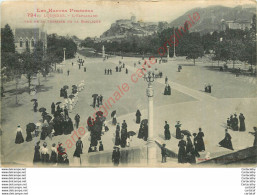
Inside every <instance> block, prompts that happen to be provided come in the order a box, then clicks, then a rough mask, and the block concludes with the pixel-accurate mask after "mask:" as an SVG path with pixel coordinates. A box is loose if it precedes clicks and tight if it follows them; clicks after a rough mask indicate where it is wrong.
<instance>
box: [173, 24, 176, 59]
mask: <svg viewBox="0 0 257 195" xmlns="http://www.w3.org/2000/svg"><path fill="white" fill-rule="evenodd" d="M173 35H174V40H173V41H174V54H173V58H176V47H175V45H176V44H175V43H176V42H175V28H174V32H173Z"/></svg>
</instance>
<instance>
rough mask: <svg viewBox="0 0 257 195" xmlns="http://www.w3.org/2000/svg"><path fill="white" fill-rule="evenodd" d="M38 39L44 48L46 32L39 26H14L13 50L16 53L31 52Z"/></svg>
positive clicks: (45, 46)
mask: <svg viewBox="0 0 257 195" xmlns="http://www.w3.org/2000/svg"><path fill="white" fill-rule="evenodd" d="M39 41H42V43H43V49H44V50H46V48H47V33H46V31H43V29H41V28H16V29H15V30H14V42H15V50H16V51H17V52H18V53H22V52H25V51H29V52H32V51H33V49H34V48H35V45H36V44H37V42H39Z"/></svg>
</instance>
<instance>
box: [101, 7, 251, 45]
mask: <svg viewBox="0 0 257 195" xmlns="http://www.w3.org/2000/svg"><path fill="white" fill-rule="evenodd" d="M195 12H198V13H199V15H200V20H198V21H197V23H195V24H194V25H193V26H192V27H191V28H190V31H191V32H200V33H201V34H204V33H207V32H213V31H215V30H220V29H221V21H230V22H231V21H239V22H240V21H244V22H245V21H247V22H248V26H249V23H250V21H251V19H252V16H253V14H254V13H256V8H255V7H253V6H246V5H245V6H237V7H234V8H230V7H224V6H209V7H207V8H194V9H192V10H189V11H188V12H186V13H185V14H183V15H182V16H180V17H178V18H177V19H175V20H173V21H172V22H171V23H168V22H141V21H136V17H135V16H132V17H131V19H125V20H117V21H116V22H115V23H113V24H112V25H111V27H110V28H109V29H108V30H107V31H105V32H104V33H103V34H102V35H101V36H100V39H101V40H117V39H123V38H126V37H127V36H129V35H136V36H147V35H152V34H154V33H156V32H158V31H162V30H163V29H166V28H168V27H173V26H175V27H180V26H184V23H185V21H186V20H189V18H188V15H190V16H191V17H193V13H195Z"/></svg>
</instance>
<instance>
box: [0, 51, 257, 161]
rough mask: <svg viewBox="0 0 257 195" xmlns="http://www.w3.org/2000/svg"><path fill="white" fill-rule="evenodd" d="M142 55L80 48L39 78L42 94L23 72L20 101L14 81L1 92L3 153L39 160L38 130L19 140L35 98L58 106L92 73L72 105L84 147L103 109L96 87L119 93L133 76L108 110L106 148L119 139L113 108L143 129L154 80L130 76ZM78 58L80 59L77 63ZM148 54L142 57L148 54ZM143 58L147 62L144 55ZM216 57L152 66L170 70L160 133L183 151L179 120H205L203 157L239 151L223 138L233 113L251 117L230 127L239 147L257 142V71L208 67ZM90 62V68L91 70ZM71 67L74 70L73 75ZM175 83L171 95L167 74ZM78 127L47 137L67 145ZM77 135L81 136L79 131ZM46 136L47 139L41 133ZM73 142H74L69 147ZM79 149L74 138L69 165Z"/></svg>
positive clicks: (157, 107) (34, 118)
mask: <svg viewBox="0 0 257 195" xmlns="http://www.w3.org/2000/svg"><path fill="white" fill-rule="evenodd" d="M78 56H79V57H80V58H82V59H84V60H85V63H84V66H82V67H81V69H79V67H78V65H77V62H76V60H77V57H78ZM138 60H141V59H139V58H128V57H124V59H121V57H112V58H109V59H108V60H106V61H103V59H101V58H85V57H84V56H82V55H81V54H77V56H76V58H75V59H69V60H66V63H65V65H58V67H59V68H61V69H63V73H62V74H61V73H56V72H52V73H51V74H50V75H49V76H47V77H46V79H45V78H43V77H42V78H40V84H41V86H40V90H39V91H38V93H37V94H36V95H35V96H31V95H30V94H28V93H27V92H22V89H24V88H25V87H26V86H27V85H28V84H27V83H26V79H25V78H22V79H21V81H20V84H19V88H20V93H19V94H18V100H19V104H18V106H16V105H15V92H14V91H15V84H14V83H8V84H7V86H6V91H7V93H6V94H5V95H6V97H4V98H3V99H2V105H1V106H2V113H1V117H2V131H3V134H2V155H3V156H2V161H3V163H7V164H13V165H15V164H18V165H19V164H24V163H26V164H27V165H30V166H32V165H33V164H32V160H33V155H34V146H35V143H36V142H37V141H38V139H39V137H38V138H34V139H33V141H31V142H26V141H25V142H24V143H22V144H15V143H14V141H15V136H16V128H17V124H20V125H21V128H22V129H23V137H24V139H25V137H26V124H28V123H30V122H33V123H37V122H38V121H39V120H41V113H40V112H37V113H35V112H34V111H33V104H32V102H31V101H30V100H31V99H32V98H37V99H38V103H39V108H40V107H45V108H47V111H48V112H50V111H51V103H52V102H58V101H63V98H60V89H61V87H63V86H64V85H68V86H69V89H68V90H69V93H71V86H72V85H76V84H78V83H80V81H82V80H84V81H85V89H84V90H83V91H81V92H80V93H79V100H78V103H77V105H76V106H75V108H74V109H73V110H72V112H71V113H69V115H70V117H71V118H72V120H73V121H74V117H75V115H76V114H77V113H78V114H79V115H80V117H81V120H80V126H81V127H84V128H85V129H86V134H85V135H84V136H83V137H82V141H83V144H84V149H83V153H87V151H88V148H89V145H90V141H89V138H90V136H89V132H88V130H87V122H86V120H87V118H88V117H89V116H92V115H93V114H94V113H95V112H96V110H95V109H94V108H93V107H92V106H91V104H92V102H93V100H92V94H101V95H102V96H103V101H107V100H108V98H110V97H114V96H113V94H114V93H115V91H117V90H118V87H121V86H122V85H123V84H124V83H127V84H128V86H129V90H128V91H127V92H124V94H123V95H122V97H121V98H120V99H119V100H118V101H116V102H115V103H114V104H113V105H112V107H111V108H110V109H109V110H108V116H107V119H106V120H107V124H108V127H109V128H110V130H109V131H108V132H106V133H105V134H104V135H103V136H102V142H103V145H104V150H105V151H108V150H109V151H111V150H112V148H113V146H114V142H115V129H116V127H115V126H113V125H112V124H111V112H112V111H113V110H116V111H117V120H118V122H119V123H120V124H121V123H122V122H123V120H126V122H127V124H128V131H135V132H136V133H137V132H138V130H139V125H138V124H136V123H135V120H136V117H135V113H136V110H137V109H140V111H141V114H142V119H147V107H148V99H147V96H146V88H147V82H146V81H144V79H143V78H139V79H138V81H137V82H136V83H134V82H133V81H132V80H131V76H132V75H133V74H135V75H136V76H137V74H136V71H137V70H138V69H139V68H141V67H140V66H141V65H138V64H137V66H136V67H134V63H135V62H138ZM119 61H122V62H123V63H125V68H128V74H126V73H125V69H122V71H121V72H115V67H116V66H117V65H118V64H119ZM72 62H73V63H74V65H73V66H72ZM141 62H142V60H141ZM141 64H142V63H141ZM178 65H182V71H181V72H178V71H177V67H178ZM210 65H211V62H197V63H196V66H193V65H192V62H191V61H189V60H185V59H181V58H178V59H177V60H170V61H169V62H168V63H162V64H159V63H156V64H154V65H152V66H153V68H158V70H160V71H162V72H163V78H157V79H156V80H155V81H154V132H155V138H156V140H157V141H158V142H160V143H166V146H167V148H168V149H170V150H172V151H174V152H175V153H177V152H178V141H179V140H177V139H176V138H175V124H176V121H180V122H181V123H182V127H181V129H187V130H189V131H190V132H191V133H197V132H198V128H199V127H201V128H202V130H203V132H204V134H205V136H204V142H205V147H206V151H205V152H201V153H200V155H201V157H199V159H198V162H200V161H201V159H204V158H205V156H206V154H207V153H208V156H210V157H211V158H213V157H216V156H220V155H223V154H228V153H231V152H233V151H231V150H228V149H225V148H221V147H219V146H218V143H219V141H221V140H222V139H223V138H224V136H225V131H224V130H225V128H226V120H227V117H229V116H230V114H234V113H237V115H239V113H243V114H244V116H245V118H246V120H245V123H246V131H245V132H236V131H232V130H229V133H230V135H231V137H232V143H233V147H234V150H235V151H237V150H240V149H244V148H247V147H250V146H252V145H253V140H254V136H252V135H251V134H249V133H248V132H249V131H253V130H252V128H253V126H256V118H257V111H256V108H257V88H256V78H254V77H246V76H239V77H236V76H235V75H233V74H231V73H226V72H217V71H211V70H209V69H207V68H206V67H207V66H210ZM84 67H86V68H87V71H86V72H84ZM105 68H106V69H112V75H104V69H105ZM67 70H69V71H70V75H69V76H68V75H67ZM166 76H167V77H168V82H169V84H170V86H171V95H170V96H164V95H163V93H164V87H165V77H166ZM37 83H38V80H37V79H34V80H33V81H32V84H37ZM205 83H210V84H212V85H213V87H212V93H211V94H207V93H205V92H204V84H205ZM164 121H167V122H168V124H169V125H170V132H171V139H170V140H168V141H167V140H164ZM70 137H71V135H61V136H56V137H53V138H52V140H51V139H50V138H48V137H47V138H46V140H45V141H46V142H47V144H48V146H49V147H50V146H51V145H52V143H56V144H57V143H58V142H61V143H63V145H64V147H66V144H65V142H66V140H67V139H70ZM75 141H77V138H75ZM41 142H42V141H41ZM142 145H146V142H145V141H143V140H141V139H138V138H137V135H135V136H134V137H133V138H132V142H131V146H142ZM66 148H67V147H66ZM74 151H75V143H74V145H73V147H72V148H70V149H68V148H67V154H68V158H69V159H70V165H77V163H76V160H75V161H74V160H73V153H74ZM160 161H161V157H160V150H159V149H158V163H160ZM169 163H170V166H173V165H174V166H176V160H174V159H168V163H167V164H169Z"/></svg>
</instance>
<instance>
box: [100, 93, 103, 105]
mask: <svg viewBox="0 0 257 195" xmlns="http://www.w3.org/2000/svg"><path fill="white" fill-rule="evenodd" d="M99 105H103V96H102V95H99Z"/></svg>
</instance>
